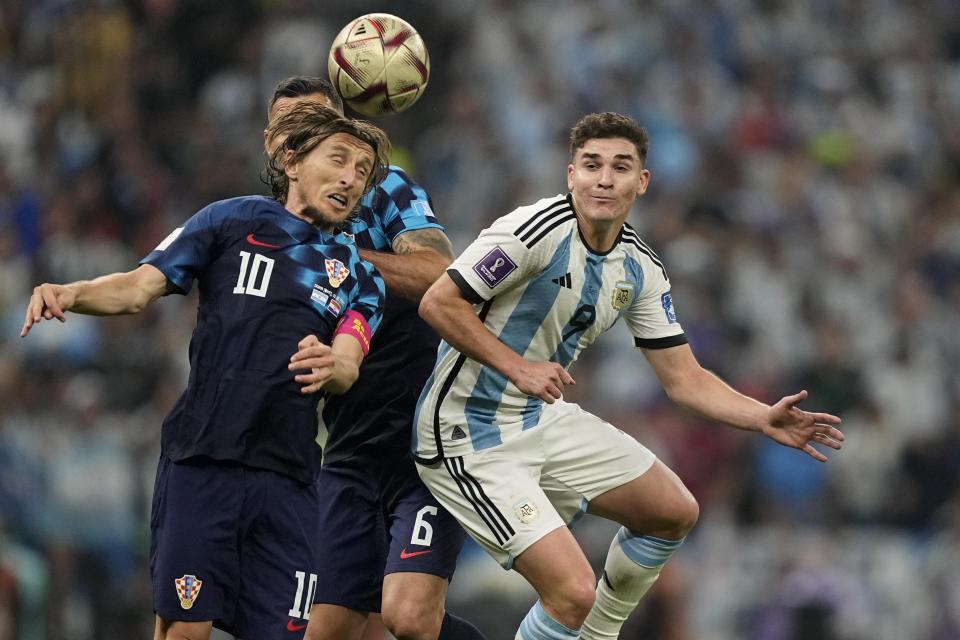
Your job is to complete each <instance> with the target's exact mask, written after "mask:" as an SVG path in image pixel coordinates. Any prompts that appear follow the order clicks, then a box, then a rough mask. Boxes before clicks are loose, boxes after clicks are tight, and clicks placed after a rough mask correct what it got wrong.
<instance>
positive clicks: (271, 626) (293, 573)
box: [216, 469, 320, 639]
mask: <svg viewBox="0 0 960 640" xmlns="http://www.w3.org/2000/svg"><path fill="white" fill-rule="evenodd" d="M246 476H247V482H248V486H249V487H250V489H248V500H247V502H246V504H245V514H244V516H245V523H246V525H245V527H244V529H243V531H242V532H240V535H241V538H240V566H241V571H240V595H239V598H238V607H237V612H236V615H235V616H234V617H233V618H232V619H230V620H225V621H222V623H217V625H216V626H218V627H220V628H223V629H224V630H226V631H229V632H231V633H233V634H234V635H236V636H238V637H241V638H279V637H283V638H291V639H293V638H300V637H302V636H303V632H304V630H305V629H306V628H307V623H308V621H309V619H310V611H311V607H312V604H313V595H314V592H315V591H316V589H317V585H318V584H319V582H320V579H319V575H318V569H317V553H316V544H317V540H316V530H317V526H318V524H319V513H320V501H319V491H318V489H317V487H316V485H314V484H304V483H301V482H298V481H296V480H294V479H292V478H289V477H287V476H284V475H281V474H278V473H275V472H273V471H267V470H265V469H248V470H247V471H246Z"/></svg>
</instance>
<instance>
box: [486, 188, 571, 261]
mask: <svg viewBox="0 0 960 640" xmlns="http://www.w3.org/2000/svg"><path fill="white" fill-rule="evenodd" d="M576 219H577V214H576V213H575V212H574V210H573V204H572V203H571V202H570V197H569V194H558V195H555V196H550V197H548V198H541V199H540V200H537V201H536V202H534V203H532V204H528V205H523V206H520V207H517V208H516V209H514V210H513V211H511V212H510V213H508V214H507V215H505V216H503V217H502V218H500V219H499V220H497V221H496V222H495V223H494V224H495V225H498V226H501V227H504V228H506V229H507V230H508V231H509V232H510V233H512V234H513V235H514V236H516V237H517V239H519V240H520V242H522V243H523V244H524V245H526V246H527V248H533V247H534V245H536V244H538V243H540V242H542V241H543V240H545V239H547V238H550V237H553V236H556V237H559V236H562V235H565V234H567V233H569V232H570V229H571V228H572V227H573V226H576Z"/></svg>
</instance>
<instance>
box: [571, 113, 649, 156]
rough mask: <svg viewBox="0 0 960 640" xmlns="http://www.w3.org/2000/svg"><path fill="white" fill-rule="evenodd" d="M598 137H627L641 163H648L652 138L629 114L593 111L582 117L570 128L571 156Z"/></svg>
mask: <svg viewBox="0 0 960 640" xmlns="http://www.w3.org/2000/svg"><path fill="white" fill-rule="evenodd" d="M596 138H625V139H627V140H629V141H630V142H632V143H633V146H635V147H636V148H637V154H638V155H639V156H640V165H641V166H643V165H646V163H647V151H648V150H649V148H650V138H649V137H648V136H647V130H646V129H644V128H643V127H641V126H640V125H639V124H637V121H636V120H634V119H633V118H631V117H629V116H625V115H622V114H619V113H613V112H612V111H606V112H604V113H591V114H589V115H586V116H584V117H582V118H580V121H579V122H578V123H577V124H575V125H573V128H572V129H570V157H571V158H573V157H574V156H576V155H577V150H578V149H581V148H582V147H583V145H585V144H587V142H588V141H589V140H594V139H596Z"/></svg>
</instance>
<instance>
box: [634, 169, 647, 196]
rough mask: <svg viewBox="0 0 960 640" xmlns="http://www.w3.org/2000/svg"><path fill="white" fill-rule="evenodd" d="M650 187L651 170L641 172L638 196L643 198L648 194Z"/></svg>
mask: <svg viewBox="0 0 960 640" xmlns="http://www.w3.org/2000/svg"><path fill="white" fill-rule="evenodd" d="M649 186H650V170H649V169H641V170H640V182H639V183H638V184H637V195H638V196H642V195H643V194H645V193H646V192H647V187H649Z"/></svg>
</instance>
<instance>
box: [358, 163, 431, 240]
mask: <svg viewBox="0 0 960 640" xmlns="http://www.w3.org/2000/svg"><path fill="white" fill-rule="evenodd" d="M377 191H378V193H377V197H376V199H375V201H374V206H375V208H376V213H377V214H379V215H380V218H381V220H382V221H383V229H384V231H385V232H386V234H387V238H388V239H389V240H390V243H391V244H392V243H393V241H394V239H395V238H396V237H397V236H398V235H400V234H401V233H404V232H406V231H413V230H415V229H441V230H442V229H443V226H442V225H441V224H440V223H439V222H438V221H437V217H436V216H435V215H434V214H433V201H432V200H430V196H429V195H427V192H426V191H424V189H423V187H421V186H420V185H418V184H417V183H416V182H414V181H413V180H412V179H411V178H410V176H408V175H407V174H406V173H405V172H404V171H403V169H401V168H399V167H394V166H391V167H390V172H389V173H387V177H386V178H384V179H383V181H382V182H380V184H379V185H377Z"/></svg>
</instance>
